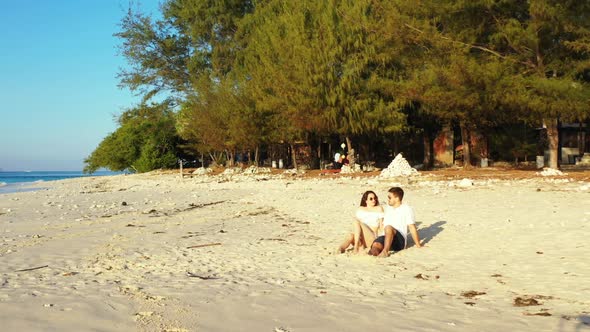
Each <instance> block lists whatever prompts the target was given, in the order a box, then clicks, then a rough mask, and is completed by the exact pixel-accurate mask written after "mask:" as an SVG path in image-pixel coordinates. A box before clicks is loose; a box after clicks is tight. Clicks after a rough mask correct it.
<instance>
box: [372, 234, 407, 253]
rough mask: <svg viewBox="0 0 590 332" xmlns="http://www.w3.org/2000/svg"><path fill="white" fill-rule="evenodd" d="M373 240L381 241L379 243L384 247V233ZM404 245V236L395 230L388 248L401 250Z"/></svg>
mask: <svg viewBox="0 0 590 332" xmlns="http://www.w3.org/2000/svg"><path fill="white" fill-rule="evenodd" d="M375 242H378V243H381V245H383V247H385V235H381V236H379V237H378V238H376V239H375ZM405 246H406V241H405V240H404V236H403V235H402V234H401V233H400V232H397V231H396V232H395V235H394V236H393V241H392V243H391V247H389V250H393V251H400V250H403V249H404V248H405Z"/></svg>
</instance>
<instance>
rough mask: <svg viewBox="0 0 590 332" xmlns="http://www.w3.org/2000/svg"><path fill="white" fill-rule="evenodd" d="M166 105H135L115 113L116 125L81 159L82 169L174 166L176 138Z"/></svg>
mask: <svg viewBox="0 0 590 332" xmlns="http://www.w3.org/2000/svg"><path fill="white" fill-rule="evenodd" d="M169 107H170V105H169V104H168V103H163V104H160V105H157V104H152V105H149V106H148V105H145V104H143V105H139V106H138V107H136V108H132V109H130V110H128V111H126V112H124V113H123V114H121V116H119V125H120V126H119V128H118V129H117V130H116V131H115V132H114V133H111V134H110V135H108V136H107V137H106V138H105V139H104V140H103V141H102V142H101V143H100V144H99V146H98V147H97V148H96V150H94V151H93V152H92V154H91V155H90V156H89V157H88V158H86V160H84V162H85V164H86V166H85V167H84V172H86V173H93V172H95V171H96V170H97V169H99V168H101V167H104V168H108V169H110V170H113V171H123V170H133V171H137V172H147V171H151V170H153V169H157V168H170V167H174V166H175V164H176V161H177V157H176V155H177V150H176V146H177V145H178V143H179V138H178V135H177V133H176V128H175V123H176V120H175V116H174V113H172V112H171V111H170V110H169Z"/></svg>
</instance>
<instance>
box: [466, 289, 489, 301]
mask: <svg viewBox="0 0 590 332" xmlns="http://www.w3.org/2000/svg"><path fill="white" fill-rule="evenodd" d="M485 294H486V293H485V292H478V291H473V290H472V291H468V292H463V293H461V296H463V297H466V298H468V299H472V298H474V297H476V296H480V295H485Z"/></svg>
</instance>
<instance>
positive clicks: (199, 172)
mask: <svg viewBox="0 0 590 332" xmlns="http://www.w3.org/2000/svg"><path fill="white" fill-rule="evenodd" d="M211 172H213V169H211V168H205V167H200V168H197V169H196V170H195V171H194V172H193V174H194V175H207V174H209V173H211Z"/></svg>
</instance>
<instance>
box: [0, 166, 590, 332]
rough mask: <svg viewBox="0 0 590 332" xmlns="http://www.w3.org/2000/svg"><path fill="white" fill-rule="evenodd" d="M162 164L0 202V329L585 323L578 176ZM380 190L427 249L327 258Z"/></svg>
mask: <svg viewBox="0 0 590 332" xmlns="http://www.w3.org/2000/svg"><path fill="white" fill-rule="evenodd" d="M164 173H165V172H161V173H160V174H159V173H158V172H153V173H150V174H136V175H126V176H124V175H114V176H101V177H90V178H75V179H67V180H59V181H51V183H49V182H45V183H44V184H47V185H48V189H47V190H43V191H34V192H20V193H11V194H8V195H0V224H1V225H2V228H3V234H2V239H1V242H0V243H1V246H0V257H1V259H2V260H3V264H2V267H1V268H0V275H1V278H2V279H0V284H1V285H2V287H1V288H0V289H1V291H0V320H2V322H3V323H4V326H5V327H6V328H7V329H8V330H28V331H42V330H47V329H56V330H62V331H76V330H88V329H99V330H112V331H116V330H126V329H131V330H133V329H135V330H141V331H162V330H175V329H176V330H177V331H183V330H184V331H196V330H205V331H209V330H235V331H251V330H263V331H268V330H270V331H272V330H276V331H279V330H282V331H292V332H295V331H301V330H305V331H322V330H339V331H352V330H357V329H358V328H359V327H363V328H368V329H372V330H376V331H390V330H391V327H392V326H395V327H400V328H408V329H410V330H437V331H440V330H443V331H472V330H482V331H493V330H498V329H502V328H506V329H517V330H555V329H558V328H563V329H564V330H575V329H576V328H577V329H584V328H588V324H590V313H588V312H587V310H588V309H587V308H588V307H590V302H588V298H590V288H589V287H588V286H586V285H585V282H584V280H585V277H584V276H586V275H590V267H589V266H588V264H587V262H586V257H587V255H586V254H585V253H586V252H587V250H588V247H587V245H586V244H585V243H586V240H587V236H588V232H590V223H589V221H588V220H589V219H590V208H588V207H587V206H588V205H587V204H586V202H587V201H588V199H590V196H589V194H590V185H589V184H588V182H587V181H582V180H578V179H582V178H583V177H585V176H587V175H585V174H582V175H576V176H579V177H578V179H576V178H574V179H573V180H570V178H569V177H568V176H565V177H547V178H544V177H540V176H538V177H532V176H530V177H526V178H522V179H517V180H506V179H496V178H494V177H493V176H484V177H482V178H479V179H478V178H475V179H473V181H472V185H470V186H461V180H462V179H463V177H462V176H455V175H456V174H465V173H461V172H459V173H454V174H455V175H454V174H451V175H449V176H448V177H447V176H442V175H440V176H439V175H433V176H423V177H421V178H420V179H378V178H374V177H359V178H355V177H352V176H343V175H344V174H341V175H339V176H331V175H330V176H318V177H304V176H298V175H282V178H275V177H273V176H269V175H265V174H252V175H246V176H243V175H232V176H227V177H217V176H216V177H213V176H200V177H199V176H194V177H192V178H184V179H182V180H181V179H180V177H179V176H178V174H177V173H175V174H164ZM277 177H279V176H277ZM395 184H401V185H402V187H403V188H404V190H405V191H406V198H405V199H404V201H406V202H407V203H408V204H410V205H411V206H413V208H414V210H415V212H416V216H417V221H418V231H419V233H420V237H421V238H422V239H423V240H424V241H425V242H426V246H427V247H426V248H423V249H418V248H415V247H413V246H412V245H411V240H409V242H410V243H409V248H408V249H407V250H404V251H401V252H399V253H395V254H393V255H391V256H390V257H389V258H386V259H378V258H374V257H368V256H355V255H352V254H351V253H350V252H347V253H345V254H342V255H335V254H334V253H333V252H334V250H335V248H336V247H337V246H338V244H339V243H340V241H341V240H342V238H343V237H344V234H345V232H347V230H348V229H349V228H350V224H351V222H352V216H353V214H354V211H355V209H356V206H357V205H358V201H359V199H360V195H361V194H362V192H364V191H365V190H369V189H372V190H375V191H376V192H377V194H378V195H379V197H380V198H382V197H384V195H385V192H386V190H387V189H388V188H389V187H390V186H392V185H395ZM568 230H576V231H575V232H570V231H568ZM216 243H220V244H219V245H216ZM202 245H206V246H202ZM195 246H197V247H195ZM33 268H38V269H34V270H27V271H21V272H18V271H19V270H26V269H33ZM519 299H520V300H519ZM518 303H520V304H526V305H524V306H518V305H517V304H518ZM497 317H502V320H498V319H497Z"/></svg>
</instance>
